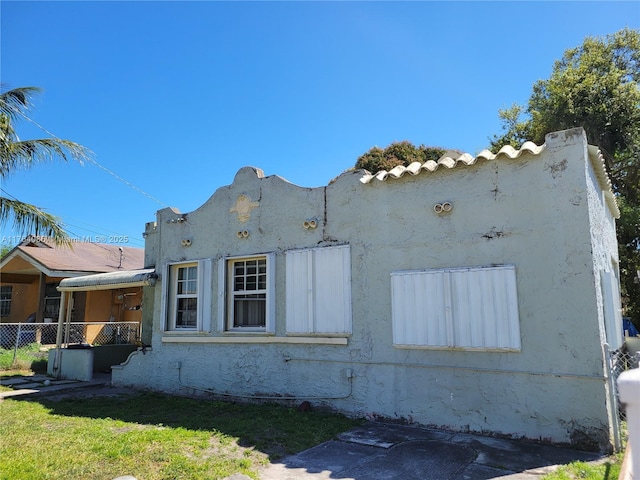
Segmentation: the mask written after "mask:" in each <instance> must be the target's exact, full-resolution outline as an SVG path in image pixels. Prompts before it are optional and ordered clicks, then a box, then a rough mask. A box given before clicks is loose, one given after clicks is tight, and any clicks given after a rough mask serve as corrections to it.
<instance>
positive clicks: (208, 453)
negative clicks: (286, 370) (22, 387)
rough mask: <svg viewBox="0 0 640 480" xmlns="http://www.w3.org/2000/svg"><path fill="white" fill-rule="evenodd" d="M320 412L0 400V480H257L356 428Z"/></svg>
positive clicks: (144, 401)
mask: <svg viewBox="0 0 640 480" xmlns="http://www.w3.org/2000/svg"><path fill="white" fill-rule="evenodd" d="M361 423H362V421H361V420H354V419H348V418H346V417H344V416H341V415H335V414H329V413H322V412H315V411H311V412H298V411H297V410H296V409H291V408H286V407H282V406H278V405H245V404H234V403H227V402H220V401H213V400H204V399H191V398H181V397H171V396H166V395H161V394H152V393H139V394H135V395H131V396H121V397H92V398H89V399H87V398H80V399H69V400H58V401H53V400H47V399H44V398H39V399H38V400H37V401H25V400H13V399H5V400H3V401H1V402H0V439H2V440H1V441H0V478H2V479H27V478H28V479H51V478H69V479H71V478H74V479H75V478H82V479H112V478H115V477H117V476H120V475H133V476H134V477H136V478H138V479H141V480H153V479H216V478H218V479H219V478H224V477H226V476H229V475H232V474H233V473H244V474H245V475H248V476H250V477H252V478H258V470H259V468H260V467H261V466H263V465H265V464H267V463H268V462H269V461H270V460H275V459H278V458H279V457H281V456H283V455H288V454H291V453H296V452H299V451H302V450H304V449H307V448H309V447H311V446H314V445H317V444H319V443H321V442H323V441H325V440H328V439H331V438H333V437H334V436H335V435H337V434H338V433H340V432H343V431H345V430H348V429H350V428H352V427H354V426H356V425H359V424H361Z"/></svg>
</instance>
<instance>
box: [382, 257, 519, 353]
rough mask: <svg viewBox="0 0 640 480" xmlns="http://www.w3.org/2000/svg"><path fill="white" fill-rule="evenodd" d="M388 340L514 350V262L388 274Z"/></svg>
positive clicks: (516, 346)
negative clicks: (389, 332)
mask: <svg viewBox="0 0 640 480" xmlns="http://www.w3.org/2000/svg"><path fill="white" fill-rule="evenodd" d="M391 297H392V321H393V343H394V345H398V346H409V347H413V346H415V347H440V348H463V349H481V350H520V323H519V318H518V296H517V291H516V275H515V267H513V266H510V265H505V266H495V267H477V268H452V269H438V270H419V271H401V272H393V273H392V274H391Z"/></svg>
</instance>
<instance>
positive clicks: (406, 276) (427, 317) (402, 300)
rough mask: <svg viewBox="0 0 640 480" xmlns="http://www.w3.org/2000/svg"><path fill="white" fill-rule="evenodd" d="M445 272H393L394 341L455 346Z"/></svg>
mask: <svg viewBox="0 0 640 480" xmlns="http://www.w3.org/2000/svg"><path fill="white" fill-rule="evenodd" d="M446 280H447V279H446V277H445V274H444V273H443V272H437V271H433V272H410V273H408V272H398V273H392V274H391V299H392V300H391V301H392V303H391V316H392V323H393V343H394V344H395V345H416V346H418V345H429V346H436V347H447V346H452V345H451V342H452V340H450V338H451V335H452V333H451V332H450V326H451V322H450V321H449V320H448V318H449V317H450V314H451V306H450V304H449V302H448V297H449V295H448V282H447V281H446Z"/></svg>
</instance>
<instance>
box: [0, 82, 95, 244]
mask: <svg viewBox="0 0 640 480" xmlns="http://www.w3.org/2000/svg"><path fill="white" fill-rule="evenodd" d="M39 92H40V89H39V88H37V87H21V88H15V89H12V90H7V91H5V92H3V93H0V180H4V179H6V178H7V177H8V176H9V175H11V174H12V173H15V172H16V171H19V170H28V169H30V168H32V167H33V166H35V165H37V164H40V163H44V162H48V161H52V160H62V161H65V162H66V161H69V160H77V161H80V162H82V161H83V160H85V159H87V158H89V154H90V151H89V150H88V149H86V148H85V147H83V146H82V145H78V144H77V143H74V142H71V141H69V140H62V139H60V138H44V139H35V140H21V139H20V138H19V137H18V135H17V134H16V131H15V129H14V127H13V125H14V124H15V123H16V121H17V120H19V119H27V120H28V119H29V117H28V115H27V113H28V111H29V108H30V106H31V104H32V103H31V99H32V98H33V96H34V95H35V94H37V93H39ZM2 192H3V195H2V196H0V225H6V224H7V223H9V222H11V221H12V223H13V228H14V230H15V231H16V233H18V234H20V235H21V234H33V235H43V236H48V237H52V238H53V239H54V241H55V242H57V243H65V242H67V241H68V235H67V233H66V232H65V230H64V227H63V224H62V222H61V220H60V219H59V218H58V217H55V216H54V215H51V214H50V213H47V212H45V211H44V210H43V209H41V208H39V207H37V206H35V205H31V204H29V203H25V202H21V201H20V200H18V199H16V198H14V197H11V198H9V197H7V196H4V194H6V192H5V191H4V190H3V191H2Z"/></svg>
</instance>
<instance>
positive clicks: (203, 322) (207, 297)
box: [198, 258, 213, 332]
mask: <svg viewBox="0 0 640 480" xmlns="http://www.w3.org/2000/svg"><path fill="white" fill-rule="evenodd" d="M212 270H213V260H212V259H210V258H208V259H205V260H200V261H199V262H198V329H199V330H200V331H203V332H210V331H211V316H212V311H211V296H212V294H213V279H212V275H213V272H212Z"/></svg>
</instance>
